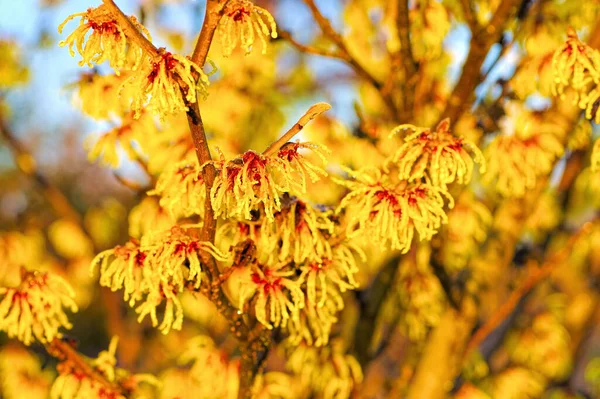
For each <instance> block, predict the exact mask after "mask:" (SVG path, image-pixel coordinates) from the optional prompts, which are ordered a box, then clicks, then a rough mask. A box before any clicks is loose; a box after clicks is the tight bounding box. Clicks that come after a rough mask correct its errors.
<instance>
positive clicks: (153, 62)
mask: <svg viewBox="0 0 600 399" xmlns="http://www.w3.org/2000/svg"><path fill="white" fill-rule="evenodd" d="M159 52H160V54H159V55H158V56H157V57H156V58H154V59H152V58H149V57H146V59H145V60H144V62H142V65H141V67H140V68H139V69H138V70H136V71H135V72H133V73H132V74H131V76H130V77H129V78H128V79H127V80H126V81H125V82H124V83H123V86H122V87H123V88H125V89H130V90H132V93H133V101H132V103H131V109H132V110H133V111H134V113H135V114H134V115H135V116H134V117H135V118H139V116H140V115H141V111H142V109H143V108H144V107H145V106H147V109H148V110H149V111H150V112H152V113H154V114H158V115H159V116H160V117H161V119H164V118H165V117H166V116H168V115H171V114H177V113H181V112H187V111H188V110H189V108H188V104H190V103H195V102H196V101H198V92H199V93H200V95H201V96H204V95H206V93H207V91H206V90H207V86H208V84H209V81H208V76H207V75H206V74H205V73H204V71H203V70H202V68H201V67H200V66H198V65H196V64H195V63H194V62H192V61H190V60H189V59H188V58H186V57H182V56H180V55H177V54H171V53H169V52H168V51H166V50H165V49H164V48H161V49H160V50H159ZM195 74H196V75H198V76H199V78H198V79H196V78H195V77H194V75H195Z"/></svg>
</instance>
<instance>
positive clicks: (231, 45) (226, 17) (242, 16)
mask: <svg viewBox="0 0 600 399" xmlns="http://www.w3.org/2000/svg"><path fill="white" fill-rule="evenodd" d="M217 29H218V34H219V37H220V38H221V46H222V50H223V54H224V55H225V56H229V55H231V53H232V52H233V50H234V49H235V48H236V47H238V46H240V47H241V48H242V49H243V50H244V51H245V52H246V53H249V52H250V51H252V47H253V45H254V41H255V39H256V36H258V37H259V38H260V41H261V43H262V53H263V54H265V53H266V52H267V38H268V37H269V36H270V37H271V38H273V39H275V38H277V26H276V25H275V20H274V19H273V16H272V15H271V14H270V13H269V12H268V11H267V10H265V9H264V8H261V7H258V6H256V5H254V4H253V3H252V2H251V1H248V0H234V1H230V2H229V3H228V4H227V6H226V7H225V10H224V14H223V16H222V17H221V20H220V21H219V26H218V28H217Z"/></svg>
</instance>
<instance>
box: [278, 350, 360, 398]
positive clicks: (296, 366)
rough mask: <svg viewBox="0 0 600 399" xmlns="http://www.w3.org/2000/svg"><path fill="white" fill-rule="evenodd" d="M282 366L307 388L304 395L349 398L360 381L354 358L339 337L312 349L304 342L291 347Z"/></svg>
mask: <svg viewBox="0 0 600 399" xmlns="http://www.w3.org/2000/svg"><path fill="white" fill-rule="evenodd" d="M286 367H287V368H288V369H289V370H290V371H292V372H293V374H294V375H295V376H297V380H296V381H298V383H299V384H300V385H301V386H302V387H305V389H307V390H308V392H307V395H306V396H311V395H310V394H311V393H313V394H316V395H315V396H316V397H323V398H330V399H343V398H349V397H350V395H351V393H352V390H353V389H354V387H355V386H356V385H358V384H360V383H361V382H362V379H363V374H362V370H361V367H360V364H359V363H358V361H357V360H356V359H355V358H354V357H352V356H351V355H347V354H345V353H344V347H343V344H342V342H341V341H340V340H336V341H333V342H332V343H331V345H329V346H327V347H322V348H314V347H310V346H307V345H304V344H301V345H298V346H294V347H293V349H292V352H291V354H290V356H289V357H288V361H287V363H286Z"/></svg>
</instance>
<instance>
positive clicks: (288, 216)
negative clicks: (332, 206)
mask: <svg viewBox="0 0 600 399" xmlns="http://www.w3.org/2000/svg"><path fill="white" fill-rule="evenodd" d="M281 201H282V206H281V210H280V211H278V212H275V214H274V215H273V216H274V221H273V222H269V221H268V220H264V219H261V218H258V219H257V220H245V221H239V222H238V221H235V220H228V221H226V222H225V223H224V224H223V225H222V226H221V228H220V229H219V230H218V232H217V237H219V238H225V237H232V238H233V241H234V242H242V241H244V240H246V239H251V240H253V241H254V242H255V243H256V245H257V246H258V247H259V249H260V251H261V252H262V253H266V254H272V253H275V252H276V253H277V254H278V256H277V259H278V260H279V261H281V262H286V261H288V262H290V261H293V262H295V263H296V264H303V263H305V262H307V261H315V262H319V261H321V260H323V259H329V258H331V256H332V255H331V254H332V250H331V245H330V243H329V239H330V237H331V236H332V235H333V233H334V223H333V222H332V221H331V219H330V217H331V216H332V212H331V211H329V210H324V209H318V208H313V207H312V206H310V205H309V204H308V203H306V202H304V201H301V200H299V199H298V198H296V197H287V196H286V197H284V198H283V199H282V200H281Z"/></svg>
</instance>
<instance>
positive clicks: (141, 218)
mask: <svg viewBox="0 0 600 399" xmlns="http://www.w3.org/2000/svg"><path fill="white" fill-rule="evenodd" d="M174 224H175V219H174V218H173V217H172V216H171V214H170V212H168V211H167V210H166V209H164V208H163V207H162V206H160V203H159V200H158V198H156V197H145V198H144V199H143V200H142V201H141V202H140V203H139V204H137V205H136V206H135V207H133V209H132V210H131V212H130V213H129V236H130V237H133V238H136V239H140V238H141V237H142V236H144V235H146V234H149V233H151V232H156V231H164V230H167V229H169V228H170V227H171V226H173V225H174Z"/></svg>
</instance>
